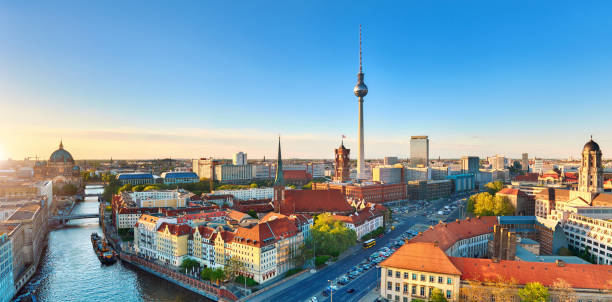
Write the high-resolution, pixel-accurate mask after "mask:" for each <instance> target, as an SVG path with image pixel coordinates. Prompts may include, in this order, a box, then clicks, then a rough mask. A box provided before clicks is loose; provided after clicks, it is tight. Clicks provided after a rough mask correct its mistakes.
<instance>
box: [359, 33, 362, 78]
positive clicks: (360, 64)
mask: <svg viewBox="0 0 612 302" xmlns="http://www.w3.org/2000/svg"><path fill="white" fill-rule="evenodd" d="M361 61H362V59H361V24H359V73H363V72H362V68H361V66H362V62H361Z"/></svg>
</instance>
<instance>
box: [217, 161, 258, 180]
mask: <svg viewBox="0 0 612 302" xmlns="http://www.w3.org/2000/svg"><path fill="white" fill-rule="evenodd" d="M252 173H253V168H252V167H251V165H240V166H235V165H226V164H223V165H218V166H215V180H216V181H219V182H222V183H249V182H251V179H252V178H253V176H252V175H253V174H252Z"/></svg>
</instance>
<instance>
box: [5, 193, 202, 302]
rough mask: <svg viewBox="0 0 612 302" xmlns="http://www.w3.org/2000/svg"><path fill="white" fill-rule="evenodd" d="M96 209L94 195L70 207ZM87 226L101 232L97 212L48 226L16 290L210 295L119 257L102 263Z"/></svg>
mask: <svg viewBox="0 0 612 302" xmlns="http://www.w3.org/2000/svg"><path fill="white" fill-rule="evenodd" d="M97 190H100V189H97ZM97 212H98V202H97V197H86V199H85V201H84V202H81V203H79V204H77V205H76V207H75V208H74V210H73V213H74V214H92V213H97ZM92 232H98V234H102V229H101V227H100V226H99V225H98V219H97V218H93V219H82V220H75V221H70V222H68V223H67V224H66V226H64V227H62V228H59V229H56V230H53V231H51V232H50V233H49V236H48V247H47V249H46V251H45V252H44V253H43V256H42V260H41V264H40V266H39V268H38V271H37V272H36V274H35V275H34V277H33V278H32V279H31V280H30V282H29V283H28V284H27V285H26V286H25V287H24V289H23V290H22V291H21V292H20V294H23V293H26V292H32V293H33V294H34V295H35V296H36V298H37V299H38V301H44V302H46V301H48V302H57V301H176V302H179V301H210V300H208V299H206V298H203V297H201V296H200V295H197V294H195V293H192V292H191V291H188V290H186V289H183V288H182V287H179V286H176V285H174V284H172V283H169V282H167V281H165V280H163V279H160V278H157V277H155V276H153V275H150V274H148V273H146V272H143V271H141V270H139V269H137V268H135V267H133V266H131V265H129V264H123V263H121V262H120V261H118V262H117V263H115V264H114V265H112V266H103V265H101V264H100V261H98V258H97V257H96V255H95V254H94V252H93V250H92V247H91V241H90V237H89V236H90V235H91V233H92ZM19 300H20V299H19V298H16V299H15V301H19ZM24 300H25V299H24Z"/></svg>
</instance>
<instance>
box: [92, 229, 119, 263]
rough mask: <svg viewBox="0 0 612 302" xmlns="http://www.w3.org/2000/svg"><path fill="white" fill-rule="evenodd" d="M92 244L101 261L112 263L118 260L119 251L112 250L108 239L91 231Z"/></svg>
mask: <svg viewBox="0 0 612 302" xmlns="http://www.w3.org/2000/svg"><path fill="white" fill-rule="evenodd" d="M91 245H92V246H93V249H94V252H95V253H96V256H98V260H100V263H102V264H108V265H110V264H113V263H115V262H117V253H115V251H113V250H111V248H110V247H109V246H108V243H107V242H106V240H105V239H104V238H102V237H100V235H98V233H95V232H94V233H91Z"/></svg>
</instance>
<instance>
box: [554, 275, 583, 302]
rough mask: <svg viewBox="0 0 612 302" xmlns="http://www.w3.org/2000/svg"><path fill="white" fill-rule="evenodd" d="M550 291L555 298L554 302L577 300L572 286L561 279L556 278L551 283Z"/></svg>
mask: <svg viewBox="0 0 612 302" xmlns="http://www.w3.org/2000/svg"><path fill="white" fill-rule="evenodd" d="M551 290H552V292H553V293H554V296H555V297H556V299H555V301H559V302H572V301H576V300H577V299H576V292H575V291H574V289H573V288H572V286H571V285H570V284H569V283H568V282H567V281H565V280H563V279H561V278H557V280H556V281H555V282H554V283H553V286H552V288H551Z"/></svg>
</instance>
